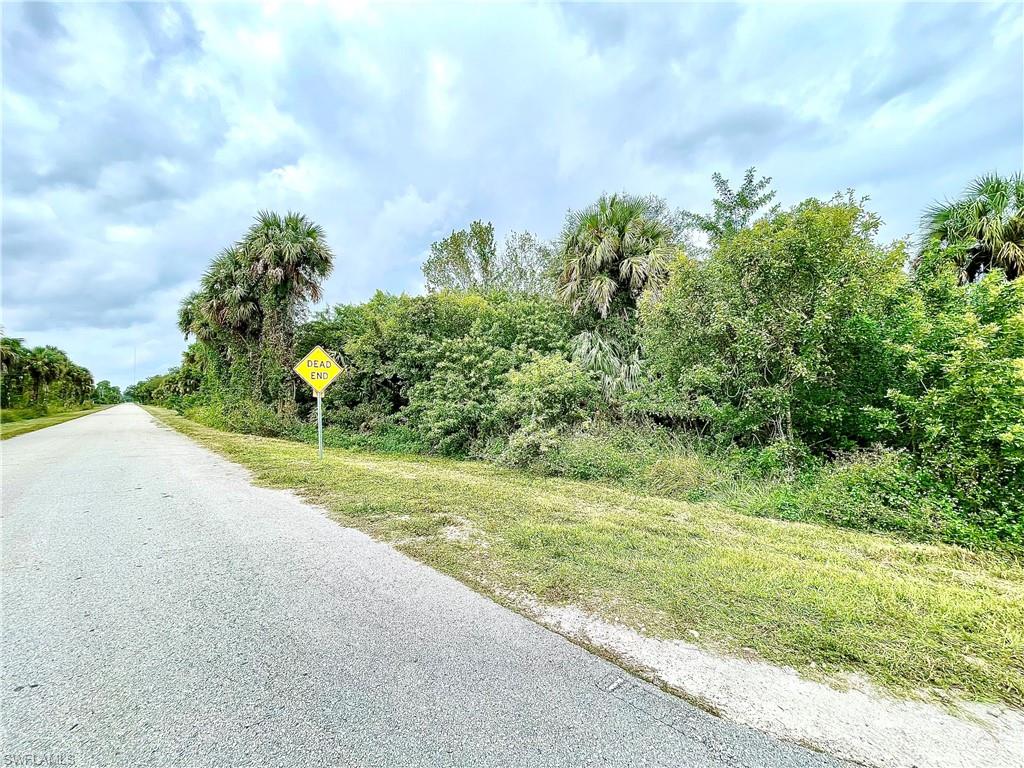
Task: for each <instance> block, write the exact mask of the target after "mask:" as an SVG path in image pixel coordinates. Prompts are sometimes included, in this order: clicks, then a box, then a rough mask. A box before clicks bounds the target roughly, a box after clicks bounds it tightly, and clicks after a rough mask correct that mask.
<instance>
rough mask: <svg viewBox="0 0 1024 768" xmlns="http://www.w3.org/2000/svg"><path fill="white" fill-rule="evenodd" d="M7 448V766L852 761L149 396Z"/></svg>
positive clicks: (3, 703) (1, 601)
mask: <svg viewBox="0 0 1024 768" xmlns="http://www.w3.org/2000/svg"><path fill="white" fill-rule="evenodd" d="M2 452H3V549H2V555H3V561H2V575H3V581H2V594H0V607H2V620H3V623H2V631H3V638H2V645H0V650H2V654H3V683H2V684H3V690H2V699H0V707H2V715H0V716H2V724H3V753H4V765H10V764H12V762H11V760H12V758H14V757H15V756H22V759H23V757H24V756H25V755H35V756H36V757H37V758H38V757H39V756H43V755H45V756H47V757H48V759H49V760H50V763H49V764H51V765H54V764H56V765H67V764H71V763H72V762H73V764H74V765H76V766H92V765H129V766H147V765H189V766H191V765H197V766H198V765H202V766H235V765H238V766H241V765H258V766H270V765H275V766H276V765H287V766H320V765H323V766H406V765H408V766H413V765H415V766H458V767H459V768H461V767H463V766H531V767H534V766H757V767H758V768H763V767H766V766H822V765H835V763H834V762H833V761H831V760H829V759H826V758H824V757H822V756H821V755H817V754H815V753H812V752H809V751H806V750H803V749H801V748H798V747H795V746H791V745H788V744H784V743H780V742H778V741H775V740H773V739H771V738H769V737H767V736H764V735H762V734H760V733H758V732H756V731H752V730H749V729H746V728H742V727H738V726H734V725H731V724H728V723H724V722H722V721H719V720H717V719H715V718H713V717H711V716H709V715H707V714H705V713H703V712H702V711H700V710H697V709H695V708H693V707H691V706H690V705H688V704H686V703H684V702H682V701H680V700H678V699H676V698H674V697H672V696H670V695H668V694H665V693H662V692H661V691H659V690H657V689H655V688H653V687H651V686H648V685H646V684H644V683H642V682H640V681H639V680H637V679H636V678H633V677H631V676H629V675H627V674H625V673H623V672H622V671H621V670H619V669H618V668H617V667H615V666H613V665H611V664H609V663H607V662H605V661H603V660H601V659H598V658H597V657H595V656H592V655H591V654H589V653H587V652H586V651H584V650H582V649H580V648H578V647H577V646H575V645H573V644H571V643H570V642H568V641H567V640H565V639H564V638H562V637H560V636H558V635H556V634H553V633H551V632H549V631H547V630H545V629H543V628H541V627H539V626H537V625H535V624H534V623H532V622H530V621H528V620H526V619H524V618H522V617H521V616H518V615H517V614H515V613H513V612H511V611H508V610H506V609H504V608H502V607H500V606H498V605H495V604H494V603H492V602H491V601H489V600H487V599H486V598H484V597H481V596H480V595H478V594H476V593H474V592H472V591H471V590H469V589H468V588H466V587H464V586H462V585H461V584H459V583H458V582H456V581H454V580H452V579H450V578H448V577H446V576H443V575H441V574H438V573H436V572H434V571H433V570H431V569H429V568H427V567H425V566H423V565H420V564H418V563H415V562H413V561H411V560H409V559H408V558H406V557H405V556H403V555H401V554H400V553H397V552H395V551H394V550H392V549H391V548H389V547H387V546H385V545H382V544H378V543H375V542H373V541H372V540H370V539H368V538H367V537H366V536H364V535H363V534H361V533H358V532H356V531H352V530H348V529H345V528H342V527H341V526H338V525H337V524H335V523H333V522H331V521H329V520H328V519H327V518H325V517H324V516H323V515H322V514H321V513H320V512H318V511H317V510H316V509H314V508H312V507H309V506H307V505H305V504H303V503H301V502H299V501H298V500H296V499H295V498H294V497H293V496H291V495H290V494H288V493H285V492H282V491H272V490H266V489H260V488H255V487H253V486H252V485H251V484H250V483H249V482H248V481H247V479H246V475H245V473H244V471H243V470H241V469H240V468H238V467H237V466H235V465H233V464H230V463H229V462H226V461H224V460H223V459H221V458H219V457H217V456H214V455H213V454H211V453H209V452H208V451H206V450H205V449H203V448H200V447H199V446H197V445H195V444H194V443H192V442H191V441H189V440H187V439H186V438H184V437H182V436H180V435H179V434H177V433H175V432H173V431H171V430H169V429H167V428H165V427H163V426H162V425H159V424H158V423H156V422H155V421H154V420H152V419H151V418H150V417H149V416H148V415H147V414H146V413H145V412H144V411H143V410H141V409H140V408H137V407H136V406H134V405H121V406H118V407H115V408H113V409H110V410H108V411H104V412H101V413H97V414H94V415H90V416H86V417H84V418H81V419H78V420H75V421H71V422H67V423H65V424H61V425H58V426H55V427H51V428H49V429H45V430H42V431H39V432H34V433H32V434H28V435H24V436H21V437H16V438H13V439H11V440H8V441H5V442H4V443H3V444H2ZM61 761H63V762H61Z"/></svg>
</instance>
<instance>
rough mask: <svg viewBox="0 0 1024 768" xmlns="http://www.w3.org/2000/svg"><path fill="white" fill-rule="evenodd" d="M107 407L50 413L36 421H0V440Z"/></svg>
mask: <svg viewBox="0 0 1024 768" xmlns="http://www.w3.org/2000/svg"><path fill="white" fill-rule="evenodd" d="M109 407H110V406H109V405H100V406H97V407H95V408H85V409H83V410H80V411H64V412H63V413H52V414H49V415H47V416H40V417H39V418H37V419H21V420H18V421H0V440H7V439H8V438H11V437H17V436H18V435H24V434H26V433H28V432H35V431H36V430H37V429H45V428H46V427H52V426H53V425H54V424H61V423H62V422H65V421H71V420H72V419H77V418H80V417H82V416H88V415H89V414H90V413H96V412H97V411H102V410H105V409H107V408H109Z"/></svg>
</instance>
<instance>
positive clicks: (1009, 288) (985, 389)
mask: <svg viewBox="0 0 1024 768" xmlns="http://www.w3.org/2000/svg"><path fill="white" fill-rule="evenodd" d="M923 280H924V283H923V284H922V286H921V288H922V293H923V294H924V295H925V297H926V307H925V315H926V319H925V320H924V321H923V322H922V330H921V332H920V335H919V338H918V339H917V340H916V343H915V345H914V357H913V361H912V363H911V370H912V371H913V373H914V375H915V376H916V377H917V379H918V382H919V385H918V387H917V388H915V389H911V390H909V391H905V392H893V393H892V397H893V400H894V401H895V402H896V403H897V404H898V405H899V406H900V408H901V409H902V410H903V412H904V414H905V416H906V420H907V426H908V429H907V433H908V435H909V436H910V441H909V442H910V446H911V447H912V448H913V449H914V451H915V452H916V453H917V455H918V457H919V463H920V464H921V466H922V467H923V468H925V469H926V470H927V471H928V472H930V473H931V474H932V475H934V476H935V477H936V478H937V480H938V482H939V483H941V485H942V487H943V488H944V490H945V492H946V494H947V495H948V496H949V497H950V498H951V499H952V501H953V504H954V507H955V509H956V512H957V514H958V516H959V517H960V518H961V519H962V520H963V522H964V523H965V524H966V525H967V526H969V527H971V528H979V529H984V530H986V531H988V532H989V533H991V534H992V535H993V536H995V537H997V538H999V539H1001V540H1003V541H1008V542H1012V543H1014V544H1017V545H1024V282H1022V281H1019V280H1018V281H1016V282H1008V281H1007V280H1006V279H1005V278H1004V277H1003V276H1002V275H1001V274H998V273H993V274H990V275H989V276H987V277H986V278H985V279H983V280H982V281H981V282H979V283H976V284H973V285H968V286H966V287H959V286H957V285H956V283H955V276H954V274H953V273H952V271H948V272H946V273H939V274H936V275H930V276H927V277H924V278H923Z"/></svg>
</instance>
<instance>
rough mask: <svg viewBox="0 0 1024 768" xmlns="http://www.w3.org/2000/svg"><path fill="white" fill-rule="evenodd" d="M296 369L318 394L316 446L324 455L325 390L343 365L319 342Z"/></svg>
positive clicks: (296, 365) (322, 455) (314, 392)
mask: <svg viewBox="0 0 1024 768" xmlns="http://www.w3.org/2000/svg"><path fill="white" fill-rule="evenodd" d="M294 371H295V372H296V373H297V374H299V377H300V378H301V379H302V380H303V381H304V382H306V383H307V384H309V386H311V387H312V388H313V394H314V395H315V396H316V447H317V453H318V454H319V456H320V458H321V459H323V457H324V390H325V389H327V387H329V386H330V385H331V382H332V381H334V380H335V379H336V378H338V376H339V375H341V366H340V365H338V363H337V361H335V359H334V358H333V357H331V356H330V355H329V354H327V351H326V350H325V349H324V348H323V347H321V346H320V345H319V344H318V345H317V346H315V347H313V349H311V350H310V351H309V354H308V355H306V356H305V357H304V358H302V359H301V360H299V362H298V363H296V364H295V368H294Z"/></svg>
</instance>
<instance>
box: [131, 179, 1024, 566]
mask: <svg viewBox="0 0 1024 768" xmlns="http://www.w3.org/2000/svg"><path fill="white" fill-rule="evenodd" d="M1019 183H1020V179H1019V177H1016V176H1014V177H1011V178H1010V179H1008V180H1007V179H1000V178H999V177H990V178H989V177H987V178H984V179H982V180H980V181H979V182H977V183H976V184H975V185H974V186H972V188H971V189H970V190H969V191H968V195H967V197H965V199H964V200H963V201H960V202H957V203H951V204H948V205H947V206H945V207H944V210H945V209H948V210H950V211H953V213H948V214H942V215H939V214H938V213H936V212H935V211H933V212H930V213H929V214H928V215H927V216H926V221H925V226H924V232H923V235H924V236H923V238H922V245H921V247H920V249H919V250H918V251H917V252H915V253H913V254H911V253H910V245H909V244H908V243H904V242H896V243H882V242H879V240H878V227H879V221H878V218H877V216H875V215H874V214H873V213H871V212H870V211H869V210H868V209H867V208H866V205H865V202H864V201H863V200H860V199H857V198H856V197H855V196H854V195H853V194H852V193H848V194H846V195H840V196H836V197H833V198H831V199H829V200H817V199H809V200H806V201H803V202H801V203H799V204H797V205H795V206H792V207H790V208H788V209H785V210H783V209H782V208H781V207H780V206H779V205H777V204H775V202H774V200H775V193H774V191H773V190H772V189H771V187H770V179H767V178H758V177H757V176H756V174H755V171H754V170H753V169H751V170H749V171H748V172H747V174H746V175H745V177H744V179H743V181H742V183H741V184H740V186H739V188H738V189H736V190H733V189H732V187H731V186H730V185H729V182H728V181H727V180H726V179H724V178H722V177H721V176H719V175H716V176H715V187H716V190H717V194H718V197H717V199H716V200H714V201H713V203H712V211H711V212H710V213H708V214H703V215H702V214H694V213H687V212H678V213H672V212H671V211H670V209H669V207H668V205H667V204H666V203H665V202H664V201H662V200H659V199H657V198H650V197H637V196H631V195H624V194H623V195H608V196H602V197H601V198H600V199H599V200H598V201H597V202H596V203H595V204H593V205H591V206H589V207H587V208H584V209H582V210H580V211H575V212H570V214H569V215H568V216H567V219H566V222H565V226H564V228H563V230H562V233H561V236H560V237H559V239H558V240H557V241H556V242H554V243H552V244H550V245H544V244H542V243H540V241H539V240H538V239H537V238H535V237H534V236H532V235H529V234H523V235H515V236H514V237H512V238H510V240H509V242H508V243H506V247H505V249H504V251H503V252H502V253H499V249H498V247H497V245H496V240H495V237H494V228H493V226H491V225H490V224H487V223H484V222H479V221H477V222H473V223H472V224H471V225H470V226H469V227H468V228H467V229H466V230H464V231H456V232H453V233H452V234H451V235H449V236H448V237H447V238H445V239H443V240H441V241H440V242H438V243H435V244H434V247H433V248H432V249H431V255H430V257H429V258H428V259H427V262H426V264H425V265H424V277H425V280H426V283H427V286H428V289H429V291H428V294H427V295H425V296H405V295H401V296H394V295H389V294H384V293H378V294H377V295H376V296H374V297H373V298H371V299H370V300H369V301H367V302H365V303H363V304H357V305H346V306H334V307H329V308H328V309H326V310H323V311H322V312H320V313H318V314H316V315H314V316H312V317H308V316H307V310H306V307H307V303H308V302H309V301H310V300H315V299H317V298H318V297H319V293H320V281H321V280H322V279H323V278H324V277H325V276H326V275H327V274H328V273H329V271H330V269H331V264H332V258H333V256H332V254H331V252H330V250H329V249H328V247H327V245H326V241H325V237H324V233H323V232H322V231H321V230H320V229H319V228H318V227H316V225H314V224H313V223H312V222H309V221H308V220H306V219H305V218H304V217H302V216H300V215H298V214H289V215H288V216H285V217H279V216H277V215H275V214H270V213H262V214H260V216H259V219H258V221H257V223H256V224H255V225H254V226H253V227H252V228H251V229H250V231H249V232H248V233H247V234H245V235H244V236H243V237H242V238H241V239H240V240H239V242H238V243H236V244H235V245H233V246H231V247H230V248H228V249H227V250H225V251H224V252H223V253H222V254H221V255H220V256H218V257H217V258H215V259H214V260H213V262H212V263H211V266H210V269H209V271H208V272H207V274H206V275H205V276H204V277H203V280H202V281H201V284H200V288H199V290H198V291H197V292H196V293H195V294H192V295H191V296H189V297H187V298H186V300H185V301H184V302H183V305H182V310H181V327H182V330H183V331H184V332H185V333H186V335H188V336H194V337H195V339H196V341H195V343H194V344H193V345H192V346H191V347H189V349H188V351H187V352H186V353H185V355H184V357H183V359H182V363H181V365H180V367H178V368H176V369H174V370H172V371H170V372H169V373H168V374H165V375H162V376H158V377H153V378H152V379H149V380H147V381H145V382H139V383H138V384H136V385H134V386H133V387H130V388H129V390H128V392H127V394H128V396H129V397H132V398H133V399H135V400H137V401H139V402H146V403H157V404H164V405H170V406H172V407H174V408H175V409H177V410H178V411H179V412H180V413H183V414H187V415H188V416H190V417H191V418H193V419H196V420H199V421H202V422H203V423H205V424H207V425H210V426H215V427H219V428H225V429H232V430H238V431H243V432H250V433H254V434H258V435H266V436H279V437H280V436H287V437H291V438H294V439H298V440H304V439H310V438H311V437H312V436H313V434H314V430H313V427H312V413H313V410H314V409H313V405H314V401H313V399H312V397H311V396H310V393H309V392H308V391H306V389H305V388H302V389H299V390H296V389H295V378H294V376H293V375H292V374H291V373H290V370H289V369H290V365H291V363H293V362H294V360H296V359H298V358H299V357H301V355H303V354H305V353H306V352H307V351H308V350H309V349H310V348H311V347H312V346H314V345H315V344H321V345H323V346H324V347H325V348H327V349H328V350H329V351H331V353H332V354H334V355H335V356H336V357H337V358H338V359H339V361H340V362H342V363H343V364H344V367H345V370H346V375H345V376H343V377H342V378H341V379H339V380H338V381H337V382H336V383H335V384H334V385H332V387H331V388H330V389H329V390H328V392H327V396H326V398H325V402H324V405H325V414H324V416H325V424H326V429H327V435H326V440H327V444H328V445H336V446H346V447H359V448H364V449H366V448H369V449H376V450H380V451H397V452H403V453H433V454H441V455H446V456H452V457H461V458H465V457H476V458H482V459H486V460H488V461H491V462H495V463H498V464H502V465H505V466H508V467H518V468H521V469H527V470H530V471H531V472H533V473H540V474H548V475H560V476H565V477H568V478H578V479H600V480H603V481H606V482H609V483H613V484H616V485H619V486H621V487H624V488H628V489H630V490H632V491H634V492H638V493H642V494H658V495H662V496H667V497H670V498H672V499H676V500H682V501H690V502H697V501H701V502H703V501H713V502H714V503H715V504H718V505H720V506H721V507H722V508H724V509H728V510H730V511H732V512H738V513H743V514H747V515H749V516H752V517H776V518H781V519H787V520H806V521H810V522H814V523H817V524H824V525H830V526H842V527H850V528H860V529H863V530H867V531H884V532H894V533H898V534H900V535H901V536H904V537H909V538H914V539H917V540H922V541H946V542H954V543H957V544H961V545H965V546H969V547H974V548H978V547H988V548H998V549H1005V550H1015V551H1020V550H1022V548H1024V408H1021V406H1020V404H1021V403H1022V402H1024V281H1020V280H1014V279H1013V278H1014V277H1016V276H1017V275H1018V274H1019V271H1018V270H1017V268H1016V267H1015V266H1014V264H1016V261H1015V259H1016V258H1017V256H1016V255H1015V254H1016V253H1017V251H1015V250H1014V249H1015V248H1016V247H1017V246H1016V245H1014V244H1015V243H1019V237H1018V234H1019V233H1017V228H1019V227H1018V224H1019V222H1017V218H1018V217H1019V215H1020V214H1019V209H1018V208H1017V201H1018V200H1019V195H1018V194H1017V190H1018V189H1019ZM936 210H938V209H936ZM971 211H973V213H971V214H970V215H968V213H969V212H971ZM972 216H973V217H974V218H971V217H972ZM940 222H941V227H939V223H940ZM698 235H700V238H699V239H702V240H704V241H706V242H707V247H706V248H703V249H701V248H692V247H690V248H688V247H687V246H686V243H687V242H693V241H694V240H696V239H698V237H697V236H698ZM965 254H971V256H970V261H967V262H965V261H964V258H965V256H964V255H965ZM979 259H980V261H978V260H979ZM974 263H977V264H981V265H982V266H979V267H978V268H977V269H975V268H973V267H970V266H969V265H970V264H974ZM965 264H966V265H967V266H965ZM965 270H966V272H965ZM968 278H969V279H968Z"/></svg>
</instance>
